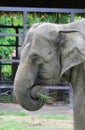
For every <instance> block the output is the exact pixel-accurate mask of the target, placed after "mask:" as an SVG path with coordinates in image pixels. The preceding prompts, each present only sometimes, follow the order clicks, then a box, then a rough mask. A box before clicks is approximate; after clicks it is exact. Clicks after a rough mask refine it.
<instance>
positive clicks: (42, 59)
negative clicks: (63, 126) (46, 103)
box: [14, 20, 85, 130]
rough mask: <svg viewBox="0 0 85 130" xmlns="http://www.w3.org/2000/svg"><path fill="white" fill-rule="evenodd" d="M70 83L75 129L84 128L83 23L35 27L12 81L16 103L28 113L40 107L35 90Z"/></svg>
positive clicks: (25, 45)
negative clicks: (63, 79)
mask: <svg viewBox="0 0 85 130" xmlns="http://www.w3.org/2000/svg"><path fill="white" fill-rule="evenodd" d="M62 76H63V77H65V78H66V79H67V81H68V82H71V84H72V86H73V92H74V129H75V130H84V129H85V20H82V21H79V22H73V23H69V24H64V25H57V24H52V23H42V24H35V25H34V26H33V27H31V29H30V30H29V31H28V33H27V35H26V38H25V41H24V45H23V49H22V53H21V58H20V64H19V67H18V70H17V73H16V77H15V81H14V92H15V96H16V99H17V101H18V102H19V103H20V104H21V106H22V107H24V108H25V109H27V110H30V111H35V110H38V109H39V108H41V107H42V106H43V102H42V103H41V102H40V100H39V99H38V97H37V96H36V94H35V93H37V92H36V90H37V89H35V91H33V89H34V88H37V87H36V86H37V85H39V86H41V85H56V83H57V81H59V79H60V78H62Z"/></svg>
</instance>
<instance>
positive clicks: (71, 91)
mask: <svg viewBox="0 0 85 130" xmlns="http://www.w3.org/2000/svg"><path fill="white" fill-rule="evenodd" d="M70 109H73V88H72V86H70Z"/></svg>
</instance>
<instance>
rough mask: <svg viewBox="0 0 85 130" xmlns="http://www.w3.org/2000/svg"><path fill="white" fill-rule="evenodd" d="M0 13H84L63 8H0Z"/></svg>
mask: <svg viewBox="0 0 85 130" xmlns="http://www.w3.org/2000/svg"><path fill="white" fill-rule="evenodd" d="M0 11H7V12H13V11H15V12H18V11H19V12H23V11H27V12H41V13H42V12H46V13H49V12H52V13H53V12H54V13H56V12H60V13H70V12H75V13H85V9H65V8H31V7H28V8H25V7H4V6H2V7H0Z"/></svg>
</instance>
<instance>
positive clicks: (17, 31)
mask: <svg viewBox="0 0 85 130" xmlns="http://www.w3.org/2000/svg"><path fill="white" fill-rule="evenodd" d="M18 33H19V30H18V27H17V28H16V34H18ZM18 44H19V37H16V58H17V59H18V57H19V54H18V46H19V45H18Z"/></svg>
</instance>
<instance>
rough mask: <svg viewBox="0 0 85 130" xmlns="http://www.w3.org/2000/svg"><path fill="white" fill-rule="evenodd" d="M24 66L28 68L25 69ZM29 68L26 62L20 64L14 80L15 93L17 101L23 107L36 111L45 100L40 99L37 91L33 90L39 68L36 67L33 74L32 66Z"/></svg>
mask: <svg viewBox="0 0 85 130" xmlns="http://www.w3.org/2000/svg"><path fill="white" fill-rule="evenodd" d="M24 67H25V68H27V69H25V70H24ZM28 68H29V67H26V64H24V65H21V64H20V65H19V67H18V70H17V73H16V76H15V81H14V94H15V97H16V100H17V102H18V103H19V104H20V105H21V106H22V107H23V108H25V109H27V110H29V111H35V110H38V109H40V108H41V107H42V106H43V105H44V102H42V101H40V99H39V98H38V97H37V96H36V92H35V91H33V88H34V83H35V79H36V78H35V77H36V74H37V72H36V71H37V70H36V68H35V70H34V73H33V74H32V72H31V70H32V68H30V69H28Z"/></svg>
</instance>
